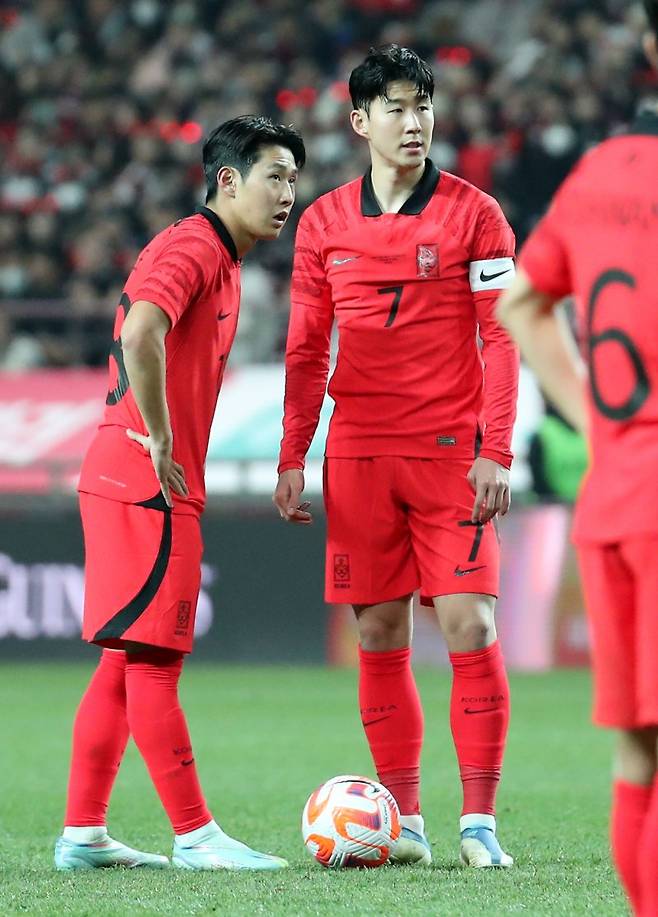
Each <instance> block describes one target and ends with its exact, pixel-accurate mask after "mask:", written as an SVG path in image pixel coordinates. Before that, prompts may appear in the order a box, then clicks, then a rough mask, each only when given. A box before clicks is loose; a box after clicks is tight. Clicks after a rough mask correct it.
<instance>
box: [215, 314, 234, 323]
mask: <svg viewBox="0 0 658 917" xmlns="http://www.w3.org/2000/svg"><path fill="white" fill-rule="evenodd" d="M230 314H231V313H230V312H218V313H217V321H218V322H223V321H224V319H225V318H228V317H229V315H230Z"/></svg>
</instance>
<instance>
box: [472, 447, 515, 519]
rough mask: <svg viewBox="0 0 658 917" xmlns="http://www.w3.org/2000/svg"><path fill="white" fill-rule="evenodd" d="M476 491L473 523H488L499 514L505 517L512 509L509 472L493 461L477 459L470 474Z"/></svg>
mask: <svg viewBox="0 0 658 917" xmlns="http://www.w3.org/2000/svg"><path fill="white" fill-rule="evenodd" d="M467 477H468V480H469V482H470V484H471V486H472V487H473V489H474V491H475V500H474V501H473V511H472V513H471V522H476V523H477V522H481V523H484V522H488V521H489V520H490V519H493V517H494V516H495V515H497V514H500V515H501V516H504V515H505V513H506V512H507V511H508V510H509V508H510V503H511V494H510V487H509V470H508V469H507V468H505V467H504V465H499V464H498V462H494V461H493V459H488V458H476V459H475V461H474V462H473V464H472V465H471V468H470V471H469V472H468V475H467Z"/></svg>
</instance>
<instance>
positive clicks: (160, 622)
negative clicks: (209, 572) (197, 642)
mask: <svg viewBox="0 0 658 917" xmlns="http://www.w3.org/2000/svg"><path fill="white" fill-rule="evenodd" d="M164 505H165V504H164V499H163V500H162V501H160V500H158V499H155V500H153V501H147V505H144V504H141V505H140V504H131V503H119V502H118V501H116V500H108V499H106V498H105V497H98V496H96V495H94V494H86V493H81V494H80V514H81V516H82V528H83V531H84V541H85V606H84V618H83V627H82V637H83V639H84V640H87V641H89V642H90V643H98V644H99V645H100V646H108V647H112V648H115V649H121V648H122V647H123V646H124V645H125V641H134V642H135V643H145V644H148V645H149V646H159V647H165V648H167V649H172V650H178V651H179V652H182V653H189V652H190V650H191V649H192V642H193V637H194V617H195V614H196V605H197V598H198V596H199V587H200V584H201V554H202V551H203V544H202V541H201V530H200V526H199V520H198V518H197V517H196V516H188V515H183V514H179V513H171V512H168V511H165V510H164V509H163V506H164Z"/></svg>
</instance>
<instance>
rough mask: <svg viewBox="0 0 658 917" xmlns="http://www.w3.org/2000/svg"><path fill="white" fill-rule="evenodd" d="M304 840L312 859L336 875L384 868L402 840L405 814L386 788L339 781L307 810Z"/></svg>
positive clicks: (366, 782) (315, 797)
mask: <svg viewBox="0 0 658 917" xmlns="http://www.w3.org/2000/svg"><path fill="white" fill-rule="evenodd" d="M302 835H303V837H304V844H305V846H306V849H307V850H308V852H309V853H310V854H311V856H312V857H315V859H316V860H317V861H318V863H321V864H322V865H323V866H327V867H329V868H330V869H340V868H341V867H345V866H366V867H370V868H372V867H373V866H382V865H383V864H384V863H385V862H386V861H387V860H388V858H389V855H390V852H391V846H392V845H393V843H394V842H395V841H396V840H397V839H398V837H399V836H400V811H399V809H398V806H397V803H396V801H395V799H394V798H393V796H392V795H391V794H390V793H389V791H388V790H387V789H386V787H384V786H382V785H381V783H376V782H375V781H374V780H369V779H368V778H367V777H353V776H349V775H343V776H340V777H333V778H332V779H331V780H327V782H326V783H323V784H322V786H320V787H318V788H317V790H315V792H314V793H312V794H311V796H310V797H309V799H308V802H307V803H306V805H305V806H304V812H303V814H302Z"/></svg>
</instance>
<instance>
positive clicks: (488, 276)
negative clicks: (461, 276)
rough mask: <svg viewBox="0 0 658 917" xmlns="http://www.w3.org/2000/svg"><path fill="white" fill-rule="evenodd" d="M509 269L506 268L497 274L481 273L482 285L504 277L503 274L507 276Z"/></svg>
mask: <svg viewBox="0 0 658 917" xmlns="http://www.w3.org/2000/svg"><path fill="white" fill-rule="evenodd" d="M508 271H509V268H505V270H504V271H498V273H497V274H485V273H484V271H480V281H481V282H482V283H488V282H489V281H490V280H495V279H496V277H502V276H503V274H507V273H508Z"/></svg>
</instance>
